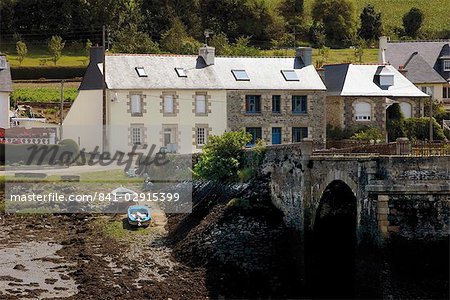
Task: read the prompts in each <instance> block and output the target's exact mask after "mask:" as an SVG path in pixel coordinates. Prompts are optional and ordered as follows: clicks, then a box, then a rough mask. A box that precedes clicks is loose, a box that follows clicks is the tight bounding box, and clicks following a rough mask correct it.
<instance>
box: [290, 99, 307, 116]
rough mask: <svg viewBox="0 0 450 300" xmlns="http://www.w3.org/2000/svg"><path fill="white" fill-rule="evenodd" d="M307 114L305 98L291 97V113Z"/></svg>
mask: <svg viewBox="0 0 450 300" xmlns="http://www.w3.org/2000/svg"><path fill="white" fill-rule="evenodd" d="M307 112H308V104H307V97H306V96H292V113H293V114H306V113H307Z"/></svg>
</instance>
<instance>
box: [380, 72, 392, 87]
mask: <svg viewBox="0 0 450 300" xmlns="http://www.w3.org/2000/svg"><path fill="white" fill-rule="evenodd" d="M380 85H381V86H393V85H394V75H386V74H382V75H380Z"/></svg>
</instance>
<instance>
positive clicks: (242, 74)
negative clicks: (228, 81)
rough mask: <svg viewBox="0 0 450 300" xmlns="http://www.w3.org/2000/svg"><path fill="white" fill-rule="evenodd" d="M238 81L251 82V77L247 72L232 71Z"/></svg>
mask: <svg viewBox="0 0 450 300" xmlns="http://www.w3.org/2000/svg"><path fill="white" fill-rule="evenodd" d="M231 72H232V73H233V76H234V78H235V79H236V81H250V77H248V74H247V72H246V71H245V70H231Z"/></svg>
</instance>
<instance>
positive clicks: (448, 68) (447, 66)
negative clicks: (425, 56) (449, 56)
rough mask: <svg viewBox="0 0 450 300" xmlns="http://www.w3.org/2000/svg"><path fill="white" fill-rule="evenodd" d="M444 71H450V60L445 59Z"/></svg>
mask: <svg viewBox="0 0 450 300" xmlns="http://www.w3.org/2000/svg"><path fill="white" fill-rule="evenodd" d="M444 71H445V72H450V60H444Z"/></svg>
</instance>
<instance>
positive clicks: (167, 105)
mask: <svg viewBox="0 0 450 300" xmlns="http://www.w3.org/2000/svg"><path fill="white" fill-rule="evenodd" d="M173 112H174V110H173V96H172V95H166V96H164V113H166V114H173Z"/></svg>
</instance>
